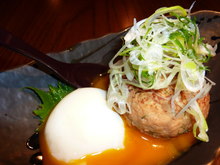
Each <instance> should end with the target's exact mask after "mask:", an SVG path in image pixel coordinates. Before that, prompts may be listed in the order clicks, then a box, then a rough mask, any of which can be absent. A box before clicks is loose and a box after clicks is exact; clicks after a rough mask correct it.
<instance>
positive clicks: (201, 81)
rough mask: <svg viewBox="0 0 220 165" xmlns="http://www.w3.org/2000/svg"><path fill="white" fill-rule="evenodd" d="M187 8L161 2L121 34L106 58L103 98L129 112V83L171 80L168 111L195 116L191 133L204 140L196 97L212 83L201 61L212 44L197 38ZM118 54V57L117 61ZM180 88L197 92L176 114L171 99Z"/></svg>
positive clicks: (159, 84)
mask: <svg viewBox="0 0 220 165" xmlns="http://www.w3.org/2000/svg"><path fill="white" fill-rule="evenodd" d="M190 10H191V9H190ZM190 10H186V9H183V8H182V7H180V6H173V7H163V8H160V9H158V10H156V12H155V13H154V14H153V15H151V16H150V17H149V18H147V19H144V20H141V21H139V22H136V21H134V26H133V27H131V29H130V30H129V31H128V33H127V34H126V35H125V37H124V45H123V46H122V48H121V49H120V50H119V51H118V53H117V54H116V55H115V56H114V58H113V59H112V60H111V61H110V63H109V67H110V71H109V73H110V86H109V89H108V95H107V102H108V104H109V106H110V107H111V108H113V109H115V110H116V111H117V112H118V113H120V114H124V113H130V112H131V109H130V106H129V104H128V103H127V98H128V95H129V90H128V85H133V86H135V87H139V88H142V89H144V90H148V89H155V90H157V89H161V88H166V87H168V86H169V85H170V84H174V83H176V87H175V93H174V95H173V97H172V98H171V107H172V112H173V113H174V115H180V114H183V113H184V112H187V113H190V114H192V115H193V116H194V118H195V120H196V123H195V125H194V129H196V130H197V128H198V129H199V131H200V134H198V135H197V134H196V133H195V136H196V137H197V138H199V139H200V140H203V141H207V136H206V131H207V129H206V127H207V126H206V125H207V124H204V123H206V122H204V121H203V120H204V117H202V112H201V110H200V108H199V106H198V105H197V102H196V99H198V98H201V97H202V96H204V93H208V91H209V90H210V89H211V86H212V85H214V83H213V82H212V81H207V79H206V77H205V71H206V69H207V67H205V66H204V65H203V63H204V62H207V61H208V60H209V59H210V57H212V56H214V55H215V49H216V47H214V48H213V47H212V46H211V45H209V44H205V43H203V42H202V41H203V40H204V39H203V38H201V37H200V34H199V28H198V26H197V25H196V21H195V19H194V18H191V17H190ZM120 57H121V58H120ZM118 58H120V59H121V60H117V61H116V59H118ZM207 89H208V91H207ZM183 90H188V91H191V92H197V93H200V94H201V95H198V94H197V95H196V96H195V97H194V98H192V100H191V101H189V103H190V104H187V106H188V107H184V108H183V109H182V110H181V111H180V112H179V113H178V114H176V112H175V106H174V101H175V99H176V98H177V97H178V95H179V94H180V92H181V91H183ZM201 123H203V124H201ZM201 134H202V135H201Z"/></svg>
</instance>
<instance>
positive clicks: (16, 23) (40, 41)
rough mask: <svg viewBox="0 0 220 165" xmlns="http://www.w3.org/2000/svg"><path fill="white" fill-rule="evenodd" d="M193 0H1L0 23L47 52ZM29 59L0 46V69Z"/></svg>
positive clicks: (215, 0)
mask: <svg viewBox="0 0 220 165" xmlns="http://www.w3.org/2000/svg"><path fill="white" fill-rule="evenodd" d="M193 1H194V0H175V1H171V0H154V1H152V0H151V1H150V0H31V1H30V0H7V1H6V0H2V1H0V27H1V28H4V29H6V30H8V31H10V32H12V33H13V34H15V35H16V36H18V37H19V38H21V39H23V40H25V41H26V42H28V43H30V44H31V45H32V46H34V47H35V48H37V49H39V50H41V51H43V52H45V53H48V52H58V51H62V50H65V49H67V48H69V47H71V46H73V45H74V44H76V43H78V42H81V41H83V40H88V39H92V38H97V37H100V36H103V35H106V34H108V33H113V32H118V31H120V30H123V29H125V28H127V27H129V26H131V25H132V23H133V19H134V18H136V19H137V20H140V19H143V18H145V17H148V16H149V15H150V14H152V13H153V12H154V11H155V10H156V9H157V8H159V7H163V6H172V5H181V6H183V7H184V8H189V7H190V5H191V4H192V3H193ZM219 4H220V2H219V0H210V1H207V0H197V2H196V4H195V6H194V8H193V11H197V10H204V9H206V10H215V11H219V10H220V8H219ZM28 62H30V60H29V59H27V58H26V57H23V56H20V55H17V54H15V53H11V52H10V51H8V50H5V49H4V48H0V71H3V70H7V69H10V68H14V67H17V66H21V65H23V64H26V63H28Z"/></svg>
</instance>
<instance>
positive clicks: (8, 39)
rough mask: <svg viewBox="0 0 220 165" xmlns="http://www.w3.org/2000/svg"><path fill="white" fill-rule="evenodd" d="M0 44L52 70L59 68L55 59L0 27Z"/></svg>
mask: <svg viewBox="0 0 220 165" xmlns="http://www.w3.org/2000/svg"><path fill="white" fill-rule="evenodd" d="M0 45H2V46H4V47H6V48H8V49H11V50H13V51H15V52H18V53H20V54H22V55H25V56H26V57H29V58H31V59H33V60H35V61H37V62H39V63H41V64H43V65H45V66H47V67H49V68H50V69H52V70H54V68H60V64H61V63H62V62H59V61H57V60H54V59H52V58H50V57H49V56H47V55H46V54H44V53H42V52H40V51H38V50H37V49H35V48H33V47H31V46H30V45H28V44H26V43H25V42H24V41H22V40H21V39H19V38H17V37H15V36H14V35H13V34H11V33H10V32H7V31H5V30H3V29H0Z"/></svg>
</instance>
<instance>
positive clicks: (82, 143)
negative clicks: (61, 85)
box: [45, 88, 125, 162]
mask: <svg viewBox="0 0 220 165" xmlns="http://www.w3.org/2000/svg"><path fill="white" fill-rule="evenodd" d="M124 132H125V130H124V123H123V120H122V119H121V117H120V116H119V115H118V114H117V113H115V112H114V111H112V110H111V109H110V108H108V107H107V104H106V92H105V91H104V90H101V89H97V88H81V89H77V90H75V91H73V92H72V93H70V94H69V95H67V96H66V97H65V98H64V99H62V101H61V102H60V103H59V104H58V105H57V106H56V107H55V108H54V110H53V111H52V113H51V114H50V116H49V118H48V121H47V123H46V126H45V139H46V143H47V145H48V148H49V150H50V152H51V154H52V155H53V156H54V157H55V158H56V159H58V160H62V161H65V162H69V161H71V160H75V159H80V158H82V157H84V156H86V155H88V154H95V153H99V152H103V151H105V150H108V149H122V148H123V147H124V144H123V142H124V136H125V135H124Z"/></svg>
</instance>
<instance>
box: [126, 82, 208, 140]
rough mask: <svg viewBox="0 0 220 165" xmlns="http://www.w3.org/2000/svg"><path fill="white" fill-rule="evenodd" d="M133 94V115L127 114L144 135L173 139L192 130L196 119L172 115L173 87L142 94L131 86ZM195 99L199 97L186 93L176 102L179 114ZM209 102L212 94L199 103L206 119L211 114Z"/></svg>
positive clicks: (128, 118) (130, 95)
mask: <svg viewBox="0 0 220 165" xmlns="http://www.w3.org/2000/svg"><path fill="white" fill-rule="evenodd" d="M129 91H130V94H129V97H128V104H129V105H130V108H131V113H126V114H125V116H126V118H127V120H128V121H129V123H131V124H132V125H133V126H135V127H137V128H138V129H139V130H140V131H141V132H143V133H147V134H150V135H152V136H154V137H164V138H170V137H175V136H177V135H179V134H182V133H185V132H188V131H190V130H191V129H192V125H193V123H194V122H195V121H194V118H193V116H191V115H190V114H189V113H187V112H184V114H183V115H181V116H179V117H176V116H175V115H174V114H172V112H171V97H172V96H173V94H174V86H173V85H170V86H168V87H167V88H163V89H159V90H142V89H140V88H137V87H133V86H129ZM195 95H196V93H193V92H189V91H182V92H181V93H180V95H179V97H178V98H177V99H176V101H175V102H174V104H175V111H176V113H178V112H179V111H180V110H181V109H182V108H183V107H184V106H185V105H186V104H187V103H188V101H189V100H190V99H191V98H193V97H194V96H195ZM209 101H210V96H209V94H207V95H206V96H205V97H203V98H200V99H198V100H197V103H198V105H199V106H200V109H201V110H202V113H203V115H204V117H205V118H206V117H207V115H208V112H209V106H210V105H209Z"/></svg>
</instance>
